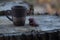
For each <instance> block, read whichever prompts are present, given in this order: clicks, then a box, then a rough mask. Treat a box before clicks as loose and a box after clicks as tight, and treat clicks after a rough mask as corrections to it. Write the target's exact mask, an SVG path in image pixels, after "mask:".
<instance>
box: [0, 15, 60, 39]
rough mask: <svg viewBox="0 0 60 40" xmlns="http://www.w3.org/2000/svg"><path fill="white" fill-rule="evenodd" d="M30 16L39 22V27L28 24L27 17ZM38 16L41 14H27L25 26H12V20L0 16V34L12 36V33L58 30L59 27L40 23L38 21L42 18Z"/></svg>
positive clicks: (41, 32) (52, 31)
mask: <svg viewBox="0 0 60 40" xmlns="http://www.w3.org/2000/svg"><path fill="white" fill-rule="evenodd" d="M30 17H34V18H35V20H36V21H37V23H38V24H39V27H32V26H29V25H28V23H29V21H28V19H29V18H30ZM40 17H42V16H27V17H26V23H25V26H14V25H13V22H11V21H10V20H8V19H7V18H6V17H5V16H0V35H3V36H12V35H20V34H24V33H27V34H29V33H31V32H32V33H33V35H34V33H35V34H36V33H40V34H45V33H54V32H57V31H60V27H48V26H43V25H41V24H42V23H40V22H41V21H40V20H41V19H43V18H40ZM46 19H47V18H46ZM47 21H48V20H47ZM47 24H48V23H47ZM7 40H8V39H7ZM12 40H13V39H12Z"/></svg>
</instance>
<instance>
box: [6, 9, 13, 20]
mask: <svg viewBox="0 0 60 40" xmlns="http://www.w3.org/2000/svg"><path fill="white" fill-rule="evenodd" d="M11 13H12V11H11V10H10V11H6V17H7V18H8V19H9V20H10V21H13V18H10V17H9V15H8V14H11Z"/></svg>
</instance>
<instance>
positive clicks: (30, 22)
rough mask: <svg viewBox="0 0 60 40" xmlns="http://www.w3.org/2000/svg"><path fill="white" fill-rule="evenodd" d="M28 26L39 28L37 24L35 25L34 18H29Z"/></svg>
mask: <svg viewBox="0 0 60 40" xmlns="http://www.w3.org/2000/svg"><path fill="white" fill-rule="evenodd" d="M29 25H30V26H35V27H36V26H39V25H38V24H37V23H36V21H35V20H34V18H29Z"/></svg>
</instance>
